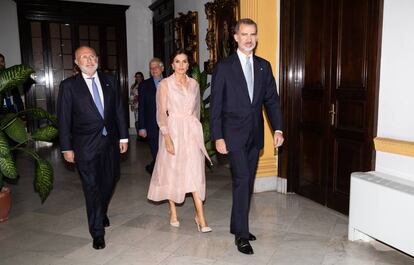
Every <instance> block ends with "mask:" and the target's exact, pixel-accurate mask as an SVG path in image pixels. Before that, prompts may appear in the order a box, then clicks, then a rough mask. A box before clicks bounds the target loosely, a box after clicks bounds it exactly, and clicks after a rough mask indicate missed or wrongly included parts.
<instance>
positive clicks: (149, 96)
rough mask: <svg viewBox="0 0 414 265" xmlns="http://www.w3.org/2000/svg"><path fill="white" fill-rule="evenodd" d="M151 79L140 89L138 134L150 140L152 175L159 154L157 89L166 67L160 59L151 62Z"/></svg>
mask: <svg viewBox="0 0 414 265" xmlns="http://www.w3.org/2000/svg"><path fill="white" fill-rule="evenodd" d="M149 68H150V73H151V77H150V78H148V79H146V80H144V81H143V82H141V84H140V85H139V88H138V94H139V96H138V134H139V136H141V137H143V138H147V139H148V143H149V145H150V149H151V155H152V161H151V163H150V164H149V165H147V166H146V167H145V169H146V171H147V172H148V173H150V174H152V171H153V169H154V164H155V158H156V157H157V153H158V137H159V128H158V124H157V104H156V99H155V96H156V93H157V87H158V84H159V83H160V81H161V79H162V72H163V71H164V65H163V63H162V62H161V60H160V59H158V58H152V59H151V61H150V62H149Z"/></svg>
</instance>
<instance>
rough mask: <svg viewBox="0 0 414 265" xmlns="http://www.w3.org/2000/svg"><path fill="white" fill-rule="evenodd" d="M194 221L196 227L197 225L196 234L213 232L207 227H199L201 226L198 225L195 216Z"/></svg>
mask: <svg viewBox="0 0 414 265" xmlns="http://www.w3.org/2000/svg"><path fill="white" fill-rule="evenodd" d="M194 221H195V223H196V225H197V230H198V232H201V233H208V232H211V231H213V229H211V228H210V227H209V226H201V225H200V223H199V222H198V218H197V216H196V217H194Z"/></svg>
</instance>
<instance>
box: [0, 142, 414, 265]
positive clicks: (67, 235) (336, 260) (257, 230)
mask: <svg viewBox="0 0 414 265" xmlns="http://www.w3.org/2000/svg"><path fill="white" fill-rule="evenodd" d="M41 153H43V155H44V156H45V157H48V158H50V159H51V160H52V164H53V166H54V168H55V186H54V190H53V191H52V194H51V195H50V197H49V198H48V200H47V201H46V202H45V203H44V204H43V205H41V203H40V200H39V198H38V197H37V195H36V194H35V193H34V192H33V184H32V183H33V177H32V170H33V162H32V161H31V160H28V159H27V158H25V157H22V158H20V160H19V164H20V168H21V170H20V175H21V178H20V181H19V184H18V185H17V186H12V188H13V209H12V212H11V216H10V219H9V221H7V222H4V223H0V264H2V265H3V264H4V265H5V264H13V265H25V264H30V265H48V264H53V265H86V264H88V265H94V264H105V265H112V264H113V265H126V264H131V265H132V264H162V265H167V264H177V265H186V264H216V265H225V264H227V265H232V264H233V265H234V264H255V265H260V264H288V265H296V264H297V265H299V264H300V265H313V264H325V265H331V264H332V265H342V264H350V265H359V264H361V265H362V264H363V265H374V264H375V265H385V264H395V265H396V264H414V258H412V257H410V256H407V255H405V254H403V253H401V252H398V251H396V250H394V249H392V248H389V247H387V246H385V245H382V244H380V243H363V242H348V241H347V223H348V218H347V217H346V216H343V215H341V214H339V213H337V212H335V211H332V210H329V209H327V208H325V207H323V206H321V205H318V204H316V203H314V202H312V201H310V200H308V199H305V198H303V197H301V196H298V195H295V194H289V195H283V194H279V193H276V192H264V193H260V194H254V195H253V199H252V206H251V216H250V220H251V232H252V233H254V234H255V235H256V236H257V238H258V240H257V241H254V242H252V246H253V248H254V251H255V254H254V255H251V256H247V255H243V254H241V253H239V252H238V251H237V250H236V248H235V246H234V243H233V236H232V235H230V234H229V215H230V208H231V182H230V173H229V170H228V168H226V167H225V166H217V167H215V168H214V169H213V170H211V171H208V172H207V200H206V203H205V212H206V217H207V221H208V223H209V225H210V226H211V227H212V228H213V232H212V233H208V234H201V233H199V232H198V231H197V229H196V226H195V224H194V222H193V216H194V207H193V203H192V200H191V197H188V198H187V199H186V201H185V203H184V204H183V205H182V206H180V207H179V209H178V214H179V219H180V222H181V227H180V228H173V227H171V226H170V225H169V223H168V208H167V204H165V203H164V204H160V205H154V204H151V203H149V202H148V201H147V200H146V192H147V188H148V183H149V180H150V176H149V175H148V174H147V173H145V171H144V166H145V164H147V163H148V161H149V159H150V158H149V149H148V147H147V146H146V144H145V143H141V142H135V140H132V144H131V148H130V151H129V153H128V155H127V156H126V157H124V159H123V162H122V176H121V179H120V181H119V183H118V186H117V189H116V192H115V195H114V197H113V200H112V203H111V205H110V210H109V217H110V220H111V226H110V228H109V229H107V235H106V241H107V247H106V248H105V249H103V250H99V251H97V250H94V249H93V248H92V245H91V239H90V238H89V234H88V230H87V224H86V213H85V207H84V199H83V194H82V191H81V185H80V181H79V178H78V175H77V174H76V172H75V171H74V170H73V169H72V168H70V167H67V166H65V165H64V163H63V162H62V160H61V158H60V154H59V152H58V150H56V149H53V148H52V149H50V148H49V149H45V150H42V151H41Z"/></svg>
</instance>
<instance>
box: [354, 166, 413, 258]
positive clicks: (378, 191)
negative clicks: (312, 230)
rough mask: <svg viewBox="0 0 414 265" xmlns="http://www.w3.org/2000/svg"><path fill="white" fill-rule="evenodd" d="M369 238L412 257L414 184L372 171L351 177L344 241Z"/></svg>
mask: <svg viewBox="0 0 414 265" xmlns="http://www.w3.org/2000/svg"><path fill="white" fill-rule="evenodd" d="M372 238H373V239H376V240H379V241H382V242H384V243H386V244H388V245H390V246H392V247H395V248H396V249H399V250H401V251H403V252H406V253H408V254H410V255H414V182H412V181H409V180H405V179H401V178H397V177H394V176H391V175H386V174H383V173H380V172H375V171H372V172H355V173H352V174H351V195H350V204H349V230H348V239H349V240H351V241H354V240H365V241H369V240H371V239H372Z"/></svg>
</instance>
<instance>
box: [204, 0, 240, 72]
mask: <svg viewBox="0 0 414 265" xmlns="http://www.w3.org/2000/svg"><path fill="white" fill-rule="evenodd" d="M205 12H206V15H207V20H208V28H207V34H206V43H207V49H208V50H209V59H208V61H207V62H205V63H204V69H206V70H207V72H208V73H211V72H212V70H213V68H214V65H215V64H216V63H217V62H218V61H220V60H221V59H223V58H226V57H227V56H229V55H230V54H232V53H233V52H234V51H235V50H236V47H237V45H236V42H235V41H234V38H233V34H234V26H235V25H236V23H237V20H239V18H240V5H239V1H238V0H214V1H213V2H209V3H206V4H205Z"/></svg>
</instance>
